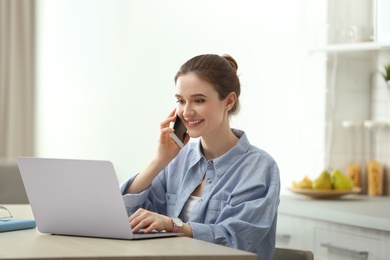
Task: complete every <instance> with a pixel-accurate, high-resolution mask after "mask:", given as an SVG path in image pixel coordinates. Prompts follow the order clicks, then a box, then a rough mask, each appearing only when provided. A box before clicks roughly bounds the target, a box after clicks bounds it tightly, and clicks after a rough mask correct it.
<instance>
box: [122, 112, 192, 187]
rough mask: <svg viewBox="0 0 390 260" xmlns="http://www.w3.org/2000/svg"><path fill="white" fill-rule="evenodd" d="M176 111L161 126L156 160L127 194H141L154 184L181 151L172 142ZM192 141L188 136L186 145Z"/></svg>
mask: <svg viewBox="0 0 390 260" xmlns="http://www.w3.org/2000/svg"><path fill="white" fill-rule="evenodd" d="M175 112H176V109H174V110H173V111H172V112H171V113H170V114H169V116H168V117H167V118H166V119H165V120H164V121H163V122H161V124H160V138H159V142H158V148H157V153H156V156H155V158H154V159H153V160H152V161H151V162H150V163H149V164H148V166H146V168H145V169H144V170H143V171H141V172H140V173H139V174H138V175H137V176H136V177H135V179H134V180H133V182H132V183H131V184H130V185H129V186H128V187H127V189H126V191H125V193H140V192H142V191H143V190H145V189H146V188H147V187H149V185H150V184H151V183H152V181H153V179H154V178H155V177H156V176H157V174H158V173H159V172H160V171H161V170H163V169H164V168H165V167H166V166H167V165H168V164H169V163H170V161H172V160H173V158H175V157H176V155H177V154H178V153H179V151H180V147H179V146H178V145H177V144H176V143H175V142H174V141H173V140H172V138H171V137H170V134H171V133H173V132H174V130H173V128H171V127H170V124H171V123H172V122H174V121H175V118H176V116H175ZM189 140H190V137H189V135H188V134H187V135H186V137H185V139H184V144H187V143H188V141H189Z"/></svg>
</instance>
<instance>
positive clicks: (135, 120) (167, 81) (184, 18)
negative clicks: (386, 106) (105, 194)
mask: <svg viewBox="0 0 390 260" xmlns="http://www.w3.org/2000/svg"><path fill="white" fill-rule="evenodd" d="M306 2H307V3H306ZM323 2H324V1H318V2H317V1H316V3H311V1H305V0H295V1H291V0H278V1H256V0H246V1H233V0H231V1H226V0H214V1H202V0H201V1H192V0H187V1H182V0H166V1H157V0H156V1H152V0H147V1H141V0H122V1H121V0H40V1H39V2H38V37H37V40H38V42H37V51H38V57H37V58H38V64H37V65H38V92H37V99H38V102H37V104H38V106H37V112H38V115H37V131H36V132H37V151H36V154H37V156H41V157H65V158H85V159H105V160H111V161H113V163H114V164H115V166H116V170H117V173H118V178H119V180H120V181H123V180H125V179H126V178H128V177H129V176H131V175H133V174H135V173H137V172H138V171H139V170H142V168H143V167H144V166H145V165H146V163H147V162H148V161H149V160H150V158H151V157H152V156H153V154H154V151H155V145H156V142H157V137H158V131H159V123H160V121H162V120H163V119H164V118H165V117H166V116H167V114H168V113H169V112H170V111H171V109H173V107H174V106H175V99H174V84H173V77H174V75H175V73H176V71H177V70H178V69H179V67H180V65H181V64H182V63H183V62H185V61H186V60H187V59H189V58H191V57H193V56H195V55H198V54H203V53H216V54H224V53H229V54H231V55H232V56H233V57H234V58H235V59H236V60H237V62H238V65H239V74H240V79H241V83H242V97H241V104H242V109H241V113H240V114H239V115H238V116H237V117H235V118H234V119H233V121H232V126H233V127H237V128H240V129H243V130H245V131H246V132H247V134H248V136H249V139H250V141H251V142H252V143H253V144H254V145H256V146H258V147H260V148H263V149H265V150H266V151H268V152H269V153H270V154H271V155H273V156H274V157H275V159H276V160H277V162H278V163H279V166H280V169H281V174H282V184H283V185H284V186H289V185H290V183H291V180H292V179H294V176H295V178H297V177H298V178H300V177H303V176H304V175H312V176H316V175H317V174H318V173H319V172H320V171H321V170H322V168H323V167H324V166H323V163H324V144H323V142H324V138H323V137H324V109H325V105H324V100H325V91H324V89H325V80H323V79H324V77H325V74H324V70H325V68H324V62H323V61H324V57H323V56H321V55H317V56H316V57H309V56H308V53H307V47H308V43H312V42H310V41H308V39H313V34H314V36H316V35H315V34H318V28H324V27H325V26H324V21H325V16H326V15H325V11H324V9H323V8H322V7H324V4H323ZM282 6H283V8H281V7H282ZM321 26H322V27H321ZM317 36H318V35H317ZM314 38H315V39H318V37H314ZM320 40H321V38H320Z"/></svg>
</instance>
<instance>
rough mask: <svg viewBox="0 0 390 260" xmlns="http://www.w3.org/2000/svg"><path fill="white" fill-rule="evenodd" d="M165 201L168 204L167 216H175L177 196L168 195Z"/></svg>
mask: <svg viewBox="0 0 390 260" xmlns="http://www.w3.org/2000/svg"><path fill="white" fill-rule="evenodd" d="M165 201H166V204H167V216H173V214H174V213H175V207H176V202H177V196H176V194H171V193H166V194H165Z"/></svg>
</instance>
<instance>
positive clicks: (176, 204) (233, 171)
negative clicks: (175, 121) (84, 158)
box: [121, 129, 280, 260]
mask: <svg viewBox="0 0 390 260" xmlns="http://www.w3.org/2000/svg"><path fill="white" fill-rule="evenodd" d="M233 132H234V134H235V135H236V136H237V137H239V138H240V139H239V141H238V142H237V144H236V145H235V146H234V147H233V148H232V149H231V150H229V151H228V152H227V153H225V154H224V155H222V156H221V157H219V158H216V159H214V160H209V161H206V159H205V157H204V156H203V154H202V152H201V148H200V141H199V140H198V141H197V142H190V143H188V144H187V145H186V146H184V147H183V148H182V149H181V151H180V153H179V154H178V155H177V156H176V158H175V159H174V160H172V161H171V162H170V163H169V165H168V166H167V167H166V168H165V169H164V170H162V171H161V172H160V173H159V174H158V176H157V177H156V178H155V179H154V180H153V182H152V184H151V185H150V186H149V187H148V188H147V189H146V190H144V191H143V192H141V193H140V194H125V195H124V196H123V198H124V201H125V205H126V207H127V211H128V214H129V215H130V214H132V213H133V212H135V211H136V210H137V209H138V208H140V207H141V208H145V209H148V210H150V211H153V212H157V213H160V214H163V215H166V216H168V217H174V216H175V217H177V216H178V217H181V212H182V209H183V207H184V204H185V203H186V201H187V199H188V198H189V196H190V195H191V193H192V192H193V191H194V189H195V188H196V187H197V186H198V185H199V184H201V182H202V180H203V177H204V176H205V179H206V184H205V186H204V190H203V194H202V196H201V198H200V199H199V201H198V202H197V203H196V204H195V205H194V207H193V209H192V211H191V213H190V218H189V221H188V222H187V223H188V224H189V225H191V228H192V233H193V237H194V238H195V239H200V240H204V241H208V242H211V243H217V244H221V245H225V246H229V247H233V248H238V249H242V250H246V251H249V252H254V253H257V254H258V256H259V259H261V260H271V259H272V256H273V253H274V248H275V233H276V222H277V210H278V205H279V195H280V179H279V169H278V166H277V164H276V162H275V160H274V159H273V158H272V157H271V156H270V155H269V154H268V153H266V152H265V151H263V150H261V149H259V148H257V147H255V146H253V145H251V144H250V143H249V141H248V139H247V137H246V134H245V133H244V132H243V131H241V130H236V129H233ZM134 178H135V176H134V177H132V178H130V179H129V180H128V181H126V182H125V183H123V184H122V186H121V190H122V193H123V192H124V191H125V189H126V188H127V187H128V185H129V184H130V183H131V182H132V181H133V180H134Z"/></svg>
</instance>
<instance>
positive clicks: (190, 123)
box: [186, 120, 203, 126]
mask: <svg viewBox="0 0 390 260" xmlns="http://www.w3.org/2000/svg"><path fill="white" fill-rule="evenodd" d="M202 122H203V120H194V121H186V123H187V125H189V126H197V125H199V124H200V123H202Z"/></svg>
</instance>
